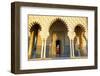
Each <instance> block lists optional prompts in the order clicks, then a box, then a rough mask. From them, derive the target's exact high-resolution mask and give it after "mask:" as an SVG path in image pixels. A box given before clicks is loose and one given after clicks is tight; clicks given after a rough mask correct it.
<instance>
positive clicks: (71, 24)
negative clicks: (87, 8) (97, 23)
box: [28, 15, 88, 39]
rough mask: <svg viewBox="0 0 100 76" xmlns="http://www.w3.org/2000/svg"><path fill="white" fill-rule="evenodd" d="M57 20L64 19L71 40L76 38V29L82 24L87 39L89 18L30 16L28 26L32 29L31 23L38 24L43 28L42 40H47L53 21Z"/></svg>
mask: <svg viewBox="0 0 100 76" xmlns="http://www.w3.org/2000/svg"><path fill="white" fill-rule="evenodd" d="M57 18H60V19H62V20H63V21H64V22H65V23H66V26H67V27H68V30H69V33H68V36H69V38H71V39H72V38H73V37H74V36H75V32H74V28H75V26H77V24H82V25H83V26H84V28H85V30H86V34H85V35H86V37H87V26H88V19H87V17H71V16H70V17H64V16H61V17H60V16H35V15H29V16H28V25H29V29H30V28H31V26H32V25H31V23H33V22H38V23H39V24H40V26H41V28H42V29H41V32H40V35H41V38H47V37H48V36H49V28H50V26H51V24H52V23H53V21H54V20H55V19H57Z"/></svg>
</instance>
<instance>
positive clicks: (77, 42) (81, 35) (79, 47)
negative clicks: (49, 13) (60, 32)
mask: <svg viewBox="0 0 100 76" xmlns="http://www.w3.org/2000/svg"><path fill="white" fill-rule="evenodd" d="M74 31H75V34H76V36H75V38H74V50H75V52H74V54H75V56H87V39H86V37H85V28H84V27H83V25H81V24H78V25H77V26H76V27H75V29H74Z"/></svg>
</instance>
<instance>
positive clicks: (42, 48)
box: [41, 39, 44, 58]
mask: <svg viewBox="0 0 100 76" xmlns="http://www.w3.org/2000/svg"><path fill="white" fill-rule="evenodd" d="M43 50H44V40H43V39H42V47H41V58H43Z"/></svg>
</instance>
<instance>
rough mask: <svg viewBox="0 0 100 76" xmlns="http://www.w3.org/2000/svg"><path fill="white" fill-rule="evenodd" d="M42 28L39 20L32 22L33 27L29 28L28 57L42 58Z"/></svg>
mask: <svg viewBox="0 0 100 76" xmlns="http://www.w3.org/2000/svg"><path fill="white" fill-rule="evenodd" d="M40 30H41V27H40V24H38V23H37V22H35V23H32V24H31V28H30V30H29V32H30V37H29V46H28V47H29V48H28V58H29V59H31V58H38V57H39V58H40V53H41V37H40V35H39V33H40Z"/></svg>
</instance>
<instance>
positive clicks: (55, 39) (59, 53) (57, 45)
mask: <svg viewBox="0 0 100 76" xmlns="http://www.w3.org/2000/svg"><path fill="white" fill-rule="evenodd" d="M67 34H68V28H67V25H66V23H65V22H64V21H63V20H62V19H59V18H57V19H55V20H54V21H53V22H52V24H51V26H50V28H49V37H48V38H47V46H46V56H47V57H52V58H53V57H69V56H70V44H69V38H68V35H67Z"/></svg>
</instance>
